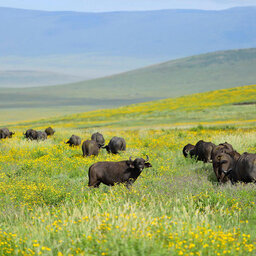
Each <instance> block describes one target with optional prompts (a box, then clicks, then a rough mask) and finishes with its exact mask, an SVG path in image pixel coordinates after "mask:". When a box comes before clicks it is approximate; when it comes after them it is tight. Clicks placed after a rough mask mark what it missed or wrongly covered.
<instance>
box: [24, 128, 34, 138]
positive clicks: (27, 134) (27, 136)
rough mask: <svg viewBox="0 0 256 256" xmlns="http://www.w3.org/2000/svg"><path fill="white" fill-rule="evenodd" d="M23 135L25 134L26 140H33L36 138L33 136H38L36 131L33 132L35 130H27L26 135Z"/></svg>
mask: <svg viewBox="0 0 256 256" xmlns="http://www.w3.org/2000/svg"><path fill="white" fill-rule="evenodd" d="M23 134H24V136H25V138H27V139H33V138H32V137H36V135H35V136H33V134H36V131H35V130H33V129H28V130H27V131H26V132H25V133H23Z"/></svg>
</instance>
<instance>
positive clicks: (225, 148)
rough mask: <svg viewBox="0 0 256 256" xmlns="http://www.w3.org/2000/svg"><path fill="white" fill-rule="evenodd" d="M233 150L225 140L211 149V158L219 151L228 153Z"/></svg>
mask: <svg viewBox="0 0 256 256" xmlns="http://www.w3.org/2000/svg"><path fill="white" fill-rule="evenodd" d="M233 151H234V148H233V146H232V145H231V144H229V143H227V142H225V143H221V144H219V145H218V146H216V147H214V149H213V150H212V159H213V158H214V157H215V156H217V155H218V154H220V153H230V152H233Z"/></svg>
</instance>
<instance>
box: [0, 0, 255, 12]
mask: <svg viewBox="0 0 256 256" xmlns="http://www.w3.org/2000/svg"><path fill="white" fill-rule="evenodd" d="M0 6H1V7H15V8H23V9H36V10H49V11H58V10H68V11H83V12H106V11H120V10H157V9H176V8H179V9H180V8H182V9H207V10H209V9H213V10H216V9H226V8H230V7H235V6H256V0H0Z"/></svg>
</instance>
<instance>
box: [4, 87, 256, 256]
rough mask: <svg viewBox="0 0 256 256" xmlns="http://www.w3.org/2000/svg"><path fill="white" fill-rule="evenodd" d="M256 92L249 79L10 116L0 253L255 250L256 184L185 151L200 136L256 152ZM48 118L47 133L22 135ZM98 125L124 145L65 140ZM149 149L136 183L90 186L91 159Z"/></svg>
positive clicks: (114, 157) (86, 136) (84, 135)
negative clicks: (122, 102)
mask: <svg viewBox="0 0 256 256" xmlns="http://www.w3.org/2000/svg"><path fill="white" fill-rule="evenodd" d="M255 99H256V86H245V87H240V88H233V89H227V90H220V91H215V92H209V93H202V94H195V95H191V96H185V97H180V98H176V99H168V100H161V101H155V102H148V103H143V104H137V105H131V106H127V107H121V108H118V109H113V110H102V111H93V112H88V113H82V114H76V115H70V116H63V117H57V118H51V119H47V120H38V121H30V120H28V121H27V122H23V123H11V124H8V123H7V124H6V125H5V126H7V127H9V128H10V130H13V131H15V132H16V134H15V135H14V137H13V138H10V139H4V140H1V141H0V184H1V185H0V207H1V211H0V228H1V229H0V255H58V256H60V255H111V256H112V255H114V256H115V255H127V256H128V255H129V256H130V255H221V256H222V255H232V256H233V255H255V254H256V232H255V230H256V185H255V184H237V185H231V184H230V183H226V184H223V185H220V184H218V183H217V180H216V177H215V174H214V172H213V169H212V164H211V163H207V164H204V163H202V162H196V160H195V159H186V158H184V156H183V154H182V148H183V147H184V146H185V145H186V144H187V143H191V144H195V143H196V142H197V141H199V140H200V139H203V140H205V141H212V142H213V143H215V144H219V143H222V142H225V141H227V142H229V143H231V144H232V145H233V147H234V148H235V149H236V150H237V151H238V152H239V153H243V152H250V153H256V117H255V114H256V105H255V104H253V103H255ZM237 103H239V104H237ZM241 103H242V104H241ZM49 125H51V126H52V127H54V128H55V129H56V133H55V135H54V136H52V137H49V138H48V139H47V140H46V141H41V142H37V141H28V140H26V139H25V138H24V136H23V132H24V131H25V130H26V129H28V128H35V129H37V130H40V129H41V130H43V129H45V128H46V127H48V126H49ZM96 131H99V132H101V133H102V134H103V135H104V137H105V139H106V143H108V141H109V140H110V139H111V138H112V137H113V136H120V137H124V138H125V140H126V143H127V150H126V152H122V153H120V154H119V155H111V154H107V152H106V151H105V150H101V152H100V154H99V156H97V157H87V158H86V157H85V158H83V157H82V150H81V146H79V147H74V148H71V147H68V145H66V144H65V142H66V141H67V140H68V138H69V137H70V136H71V135H72V134H76V135H79V136H80V137H81V138H82V139H83V140H86V139H89V138H90V136H91V134H92V133H93V132H96ZM146 155H148V156H149V162H150V163H151V164H152V166H153V167H152V168H149V169H144V170H143V172H142V174H141V175H140V176H139V178H138V179H137V180H136V182H135V183H134V184H133V186H132V187H131V189H127V188H126V187H125V186H124V185H117V186H113V187H108V186H105V185H104V184H101V185H100V187H99V188H96V189H95V188H89V187H88V186H87V184H88V169H89V167H90V166H91V165H92V164H93V163H95V162H98V161H121V160H126V159H129V157H130V156H132V158H133V159H134V158H137V157H143V158H145V157H146Z"/></svg>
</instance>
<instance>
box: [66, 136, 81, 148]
mask: <svg viewBox="0 0 256 256" xmlns="http://www.w3.org/2000/svg"><path fill="white" fill-rule="evenodd" d="M66 144H69V146H70V147H72V146H79V145H80V144H81V138H80V137H79V136H76V135H74V134H73V135H72V136H71V137H70V139H69V140H68V141H67V142H66Z"/></svg>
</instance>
